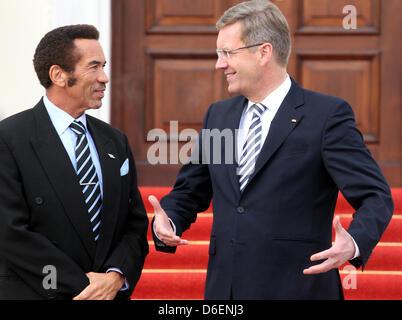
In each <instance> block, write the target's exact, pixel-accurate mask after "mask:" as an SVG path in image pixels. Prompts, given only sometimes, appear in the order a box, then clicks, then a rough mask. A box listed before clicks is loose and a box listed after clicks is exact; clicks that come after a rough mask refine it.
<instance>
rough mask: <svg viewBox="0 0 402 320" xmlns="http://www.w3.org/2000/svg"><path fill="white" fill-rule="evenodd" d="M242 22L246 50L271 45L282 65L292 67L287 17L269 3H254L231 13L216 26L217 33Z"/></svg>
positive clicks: (258, 0) (265, 0)
mask: <svg viewBox="0 0 402 320" xmlns="http://www.w3.org/2000/svg"><path fill="white" fill-rule="evenodd" d="M238 21H240V22H241V26H242V34H241V40H242V41H243V42H244V43H245V45H246V46H248V45H253V44H257V43H266V42H269V43H270V44H271V45H272V47H273V51H274V56H275V57H276V60H277V62H278V64H280V65H281V66H286V65H287V63H288V59H289V55H290V51H291V40H290V30H289V25H288V22H287V21H286V18H285V16H284V15H283V14H282V12H281V11H280V10H279V8H278V7H277V6H276V5H274V4H273V3H272V2H271V1H269V0H252V1H246V2H242V3H239V4H238V5H236V6H234V7H232V8H230V9H228V10H226V11H225V13H224V14H223V15H222V17H221V18H220V19H219V20H218V22H217V23H216V29H217V30H218V31H220V30H221V29H222V28H223V27H225V26H227V25H230V24H233V23H236V22H238Z"/></svg>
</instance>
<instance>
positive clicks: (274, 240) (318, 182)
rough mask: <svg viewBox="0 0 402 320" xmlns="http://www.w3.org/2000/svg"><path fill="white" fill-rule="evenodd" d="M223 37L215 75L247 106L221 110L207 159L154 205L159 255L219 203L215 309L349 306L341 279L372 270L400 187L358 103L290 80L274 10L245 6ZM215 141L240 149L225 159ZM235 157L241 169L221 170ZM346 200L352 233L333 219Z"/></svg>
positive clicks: (209, 120) (285, 33) (213, 111)
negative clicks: (375, 149)
mask: <svg viewBox="0 0 402 320" xmlns="http://www.w3.org/2000/svg"><path fill="white" fill-rule="evenodd" d="M217 29H218V31H219V34H218V38H217V48H218V49H217V54H218V60H217V62H216V69H218V70H221V71H222V72H224V74H225V76H226V78H227V82H228V90H229V92H230V93H231V94H237V96H235V97H233V98H231V99H227V100H223V101H219V102H216V103H213V104H212V105H211V106H210V108H209V109H208V111H207V113H206V115H205V118H204V122H203V131H202V133H201V135H200V139H199V141H200V143H199V145H198V149H197V152H195V154H198V155H199V157H198V158H195V159H194V158H193V159H192V161H190V162H189V163H188V164H186V165H184V166H183V167H182V168H181V170H180V172H179V174H178V177H177V180H176V183H175V186H174V188H173V190H172V191H171V193H170V194H168V195H167V196H165V197H164V198H163V199H162V201H161V206H160V205H159V203H158V201H157V200H156V199H155V198H154V197H153V196H150V201H151V203H152V204H153V206H154V208H155V219H154V222H153V231H154V239H155V244H156V249H157V250H160V251H166V252H174V251H175V249H176V246H178V245H182V244H186V243H187V241H186V240H184V239H182V238H181V235H182V233H183V232H184V231H185V230H187V229H188V228H189V227H190V225H191V223H193V222H195V220H196V217H197V213H198V212H202V211H204V210H206V209H207V208H208V206H209V204H210V201H211V200H212V199H213V225H212V233H211V239H210V246H209V262H208V270H207V280H206V285H205V298H206V299H230V298H232V299H342V298H343V292H342V286H341V281H340V276H339V272H338V269H337V268H338V267H339V266H341V265H342V264H343V263H345V262H346V261H348V260H349V261H350V262H351V263H352V264H354V265H355V266H356V267H359V266H361V265H363V266H364V265H365V264H366V263H367V261H368V259H369V257H370V255H371V252H372V250H373V248H374V247H375V246H376V244H377V242H378V241H379V240H380V238H381V235H382V234H383V232H384V230H385V228H386V226H387V225H388V223H389V221H390V219H391V216H392V213H393V202H392V198H391V194H390V189H389V186H388V184H387V182H386V181H385V179H384V177H383V175H382V174H381V172H380V169H379V168H378V166H377V164H376V163H375V161H374V160H373V158H372V157H371V155H370V152H369V150H368V149H367V148H366V146H365V145H364V142H363V139H362V135H361V134H360V132H359V131H358V130H357V128H356V123H355V120H354V115H353V111H352V109H351V107H350V106H349V104H348V103H347V102H345V101H344V100H342V99H339V98H335V97H330V96H327V95H323V94H319V93H316V92H312V91H309V90H305V89H303V88H301V87H300V86H299V85H298V84H297V83H296V82H295V81H294V80H293V79H291V78H290V77H289V75H288V74H287V71H286V65H287V60H288V57H289V54H290V32H289V27H288V24H287V22H286V19H285V17H284V16H283V15H282V13H281V12H280V10H279V9H278V8H277V7H276V6H275V5H273V4H272V3H270V2H269V1H248V2H244V3H241V4H239V5H237V6H235V7H233V8H231V9H229V10H227V11H226V12H225V13H224V15H223V16H222V17H221V19H220V20H219V21H218V23H217ZM214 130H215V132H223V131H228V130H230V131H231V132H232V133H233V136H237V139H236V140H235V139H234V141H236V143H237V145H233V144H232V145H230V143H229V146H228V145H227V144H226V141H222V147H220V148H214V147H213V145H214V141H213V139H214V138H215V137H214V135H211V134H205V133H211V132H213V131H214ZM236 143H235V144H236ZM228 148H229V149H231V150H229V152H228ZM232 152H233V153H235V155H236V156H237V157H236V159H237V161H236V162H234V163H233V164H231V163H230V162H226V163H225V160H223V163H216V162H215V163H214V160H216V159H225V156H227V155H228V154H229V155H230V154H231V153H232ZM205 160H207V161H205ZM339 190H340V191H341V192H342V193H343V195H344V196H345V198H346V199H347V200H348V201H349V203H350V204H351V205H352V206H353V207H354V209H355V210H356V212H355V214H354V216H353V221H352V222H351V224H350V226H349V228H348V230H347V231H346V230H345V229H343V227H342V225H341V224H340V222H339V217H337V218H335V219H334V210H335V204H336V201H337V196H338V192H339ZM169 219H170V220H169ZM332 226H333V228H334V231H335V235H336V236H335V242H334V244H332V243H331V235H332ZM172 227H174V228H175V231H176V232H174V231H173V228H172Z"/></svg>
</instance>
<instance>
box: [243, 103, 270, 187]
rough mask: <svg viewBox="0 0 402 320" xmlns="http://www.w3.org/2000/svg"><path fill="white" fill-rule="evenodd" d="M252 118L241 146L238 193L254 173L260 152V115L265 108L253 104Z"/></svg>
mask: <svg viewBox="0 0 402 320" xmlns="http://www.w3.org/2000/svg"><path fill="white" fill-rule="evenodd" d="M251 108H252V110H253V118H252V120H251V125H250V128H249V130H248V134H247V139H246V142H245V143H244V146H243V151H242V153H241V156H240V161H239V167H238V175H239V183H240V192H243V190H244V188H245V187H246V185H247V182H248V180H249V178H250V176H251V175H252V173H253V172H254V168H255V163H256V161H257V158H258V155H259V153H260V150H261V140H262V126H261V115H262V114H263V112H264V111H265V109H266V108H267V107H265V106H264V105H263V104H261V103H258V104H253V105H252V106H251Z"/></svg>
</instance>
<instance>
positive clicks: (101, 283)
mask: <svg viewBox="0 0 402 320" xmlns="http://www.w3.org/2000/svg"><path fill="white" fill-rule="evenodd" d="M86 275H87V277H88V278H89V285H88V286H87V287H86V288H85V289H84V290H82V291H81V293H80V294H79V295H77V296H76V297H74V299H73V300H113V299H114V297H115V296H116V294H117V292H118V291H119V290H120V289H121V288H122V287H123V285H124V277H123V276H122V275H121V274H120V273H118V272H115V271H111V272H108V273H97V272H89V273H87V274H86Z"/></svg>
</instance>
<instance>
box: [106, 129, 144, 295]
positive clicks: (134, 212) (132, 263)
mask: <svg viewBox="0 0 402 320" xmlns="http://www.w3.org/2000/svg"><path fill="white" fill-rule="evenodd" d="M124 139H125V145H126V152H127V155H128V159H129V163H130V169H129V172H130V194H129V198H128V199H127V201H128V202H129V203H128V211H129V212H128V219H127V222H126V227H125V230H124V233H123V236H122V237H121V240H120V241H119V243H118V245H117V246H116V248H115V249H114V250H113V252H112V253H111V255H110V257H109V258H108V260H107V261H106V263H105V270H104V271H106V270H107V269H108V268H118V269H120V270H121V271H122V272H123V274H124V276H125V277H126V280H127V282H128V283H129V289H128V290H125V291H123V292H120V293H119V294H121V295H126V296H130V295H131V293H132V292H133V290H134V287H135V286H136V284H137V282H138V280H139V278H140V275H141V272H142V268H143V265H144V261H145V257H146V256H147V254H148V251H149V249H148V240H147V230H148V216H147V214H146V211H145V207H144V204H143V201H142V198H141V194H140V192H139V189H138V185H137V173H136V167H135V162H134V157H133V155H132V153H131V150H130V147H129V143H128V140H127V137H126V136H124Z"/></svg>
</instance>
